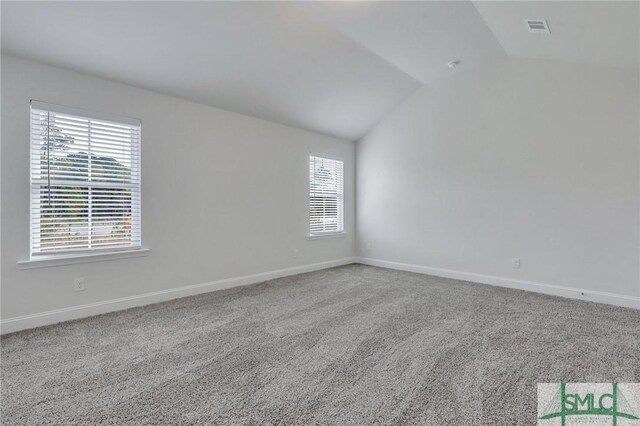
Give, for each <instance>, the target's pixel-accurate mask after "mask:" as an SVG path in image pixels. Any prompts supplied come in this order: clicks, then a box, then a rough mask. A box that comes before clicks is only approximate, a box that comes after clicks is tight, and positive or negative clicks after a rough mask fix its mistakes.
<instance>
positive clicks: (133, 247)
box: [18, 99, 149, 269]
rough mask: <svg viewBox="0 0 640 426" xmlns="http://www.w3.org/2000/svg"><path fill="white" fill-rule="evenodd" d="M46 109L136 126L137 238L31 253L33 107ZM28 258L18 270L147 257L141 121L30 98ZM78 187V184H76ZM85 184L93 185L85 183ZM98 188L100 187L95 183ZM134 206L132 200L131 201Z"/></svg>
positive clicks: (32, 220)
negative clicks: (124, 242)
mask: <svg viewBox="0 0 640 426" xmlns="http://www.w3.org/2000/svg"><path fill="white" fill-rule="evenodd" d="M34 109H35V110H40V111H47V112H52V113H56V114H62V115H65V114H68V115H71V116H76V117H82V118H86V119H88V120H97V121H106V122H110V123H113V124H116V125H118V124H120V125H128V126H135V127H138V132H139V133H138V141H137V142H138V146H137V151H138V152H137V158H136V161H137V167H136V171H137V174H138V178H137V185H135V188H136V190H137V198H138V200H137V203H136V207H137V209H138V210H139V212H138V213H137V214H136V216H137V220H138V227H137V230H136V233H137V234H138V235H139V238H137V241H136V242H135V243H134V244H130V245H123V246H120V247H98V248H95V247H94V248H81V249H77V250H62V251H58V252H51V253H43V252H35V253H34V225H35V223H34V208H33V198H32V197H33V196H34V193H33V191H34V180H33V174H34V169H33V167H34V163H33V158H32V156H33V143H34V133H33V132H34V129H33V125H32V123H33V110H34ZM28 170H29V226H28V230H29V260H27V261H20V262H18V267H19V269H30V268H39V267H45V266H57V265H65V264H73V263H85V262H95V261H98V260H112V259H120V258H125V257H139V256H146V255H147V254H148V253H149V249H148V248H144V247H143V234H142V120H140V119H137V118H133V117H127V116H121V115H117V114H110V113H103V112H95V111H90V110H86V109H80V108H74V107H68V106H64V105H58V104H53V103H48V102H42V101H39V100H35V99H32V100H30V105H29V168H28ZM119 185H121V184H116V185H114V187H118V186H119ZM79 186H81V185H79ZM86 186H87V187H93V186H91V185H86ZM97 187H99V186H97ZM131 205H132V207H133V202H132V204H131ZM132 214H133V213H132Z"/></svg>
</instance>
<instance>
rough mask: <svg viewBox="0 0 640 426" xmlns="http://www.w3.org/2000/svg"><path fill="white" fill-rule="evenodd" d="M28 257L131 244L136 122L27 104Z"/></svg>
mask: <svg viewBox="0 0 640 426" xmlns="http://www.w3.org/2000/svg"><path fill="white" fill-rule="evenodd" d="M30 223H31V226H30V228H31V229H30V232H31V258H32V259H33V258H38V257H39V256H43V255H44V256H50V255H73V254H74V253H83V252H94V251H112V250H117V249H131V248H139V247H140V244H141V231H140V122H139V121H137V120H134V119H126V118H118V119H110V118H108V117H96V116H95V115H94V114H85V113H83V112H81V111H77V110H72V109H70V108H66V107H61V106H57V105H50V104H45V103H42V102H36V101H32V102H31V222H30Z"/></svg>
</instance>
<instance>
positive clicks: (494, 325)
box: [2, 265, 640, 425]
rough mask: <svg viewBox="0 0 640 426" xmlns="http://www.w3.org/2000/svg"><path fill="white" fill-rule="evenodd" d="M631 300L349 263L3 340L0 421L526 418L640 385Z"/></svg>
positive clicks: (638, 324) (637, 320)
mask: <svg viewBox="0 0 640 426" xmlns="http://www.w3.org/2000/svg"><path fill="white" fill-rule="evenodd" d="M639 354H640V311H637V310H632V309H623V308H616V307H612V306H606V305H599V304H594V303H588V302H580V301H574V300H569V299H563V298H556V297H549V296H543V295H539V294H534V293H528V292H523V291H518V290H509V289H502V288H498V287H491V286H485V285H480V284H474V283H467V282H462V281H455V280H449V279H444V278H436V277H430V276H425V275H418V274H412V273H408V272H398V271H392V270H387V269H381V268H374V267H370V266H363V265H349V266H345V267H340V268H334V269H329V270H324V271H319V272H313V273H309V274H302V275H297V276H293V277H288V278H282V279H277V280H273V281H269V282H267V283H263V284H258V285H254V286H249V287H242V288H235V289H230V290H224V291H219V292H214V293H208V294H204V295H199V296H194V297H189V298H184V299H179V300H175V301H171V302H166V303H162V304H157V305H151V306H146V307H142V308H135V309H130V310H127V311H123V312H117V313H113V314H107V315H102V316H98V317H93V318H88V319H84V320H79V321H73V322H68V323H63V324H58V325H54V326H49V327H43V328H40V329H35V330H29V331H23V332H19V333H15V334H12V335H8V336H6V337H4V338H3V339H2V423H3V424H4V425H14V424H20V425H27V424H28V425H39V424H64V425H71V424H136V425H137V424H261V425H269V424H283V425H284V424H287V425H288V424H297V425H309V424H322V425H324V424H331V425H349V424H424V425H478V424H492V425H493V424H497V425H520V424H523V425H524V424H526V425H530V424H535V421H536V420H535V417H536V383H538V382H559V381H568V382H594V381H595V382H611V381H620V382H629V381H632V382H638V381H640V358H639V357H640V355H639Z"/></svg>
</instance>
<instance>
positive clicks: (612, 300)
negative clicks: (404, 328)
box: [356, 257, 640, 309]
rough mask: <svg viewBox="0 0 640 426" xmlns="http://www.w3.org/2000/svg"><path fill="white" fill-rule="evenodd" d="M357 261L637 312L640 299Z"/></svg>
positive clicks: (470, 274) (372, 260) (418, 266)
mask: <svg viewBox="0 0 640 426" xmlns="http://www.w3.org/2000/svg"><path fill="white" fill-rule="evenodd" d="M356 259H357V260H356V261H357V262H358V263H362V264H364V265H371V266H380V267H382V268H389V269H398V270H401V271H408V272H417V273H419V274H427V275H435V276H437V277H444V278H454V279H457V280H464V281H473V282H478V283H482V284H489V285H495V286H499V287H508V288H515V289H518V290H527V291H533V292H535V293H543V294H549V295H552V296H562V297H568V298H571V299H579V300H589V301H591V302H598V303H606V304H609V305H616V306H622V307H625V308H635V309H640V297H633V296H625V295H622V294H615V293H606V292H602V291H593V290H585V289H580V288H573V287H564V286H558V285H551V284H543V283H538V282H533V281H524V280H518V279H514V278H503V277H496V276H493V275H483V274H474V273H471V272H462V271H454V270H450V269H441V268H432V267H428V266H420V265H412V264H408V263H399V262H390V261H388V260H380V259H371V258H366V257H358V258H356Z"/></svg>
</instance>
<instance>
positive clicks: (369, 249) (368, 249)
mask: <svg viewBox="0 0 640 426" xmlns="http://www.w3.org/2000/svg"><path fill="white" fill-rule="evenodd" d="M366 247H367V251H371V243H367V246H366Z"/></svg>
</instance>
